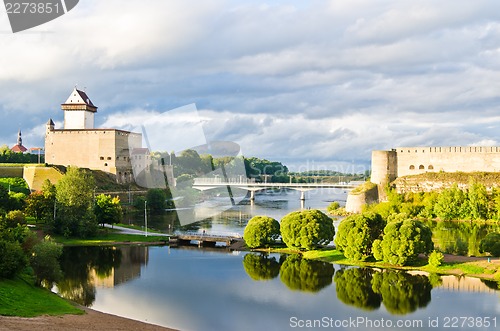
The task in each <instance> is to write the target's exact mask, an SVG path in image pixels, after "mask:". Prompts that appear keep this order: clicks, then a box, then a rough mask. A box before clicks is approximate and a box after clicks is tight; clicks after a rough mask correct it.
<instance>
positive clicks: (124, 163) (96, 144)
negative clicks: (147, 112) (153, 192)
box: [45, 129, 142, 182]
mask: <svg viewBox="0 0 500 331" xmlns="http://www.w3.org/2000/svg"><path fill="white" fill-rule="evenodd" d="M141 143H142V136H141V134H137V133H133V132H128V131H122V130H114V129H91V130H53V129H51V130H47V133H46V136H45V162H47V163H48V164H56V165H63V166H71V165H73V166H78V167H80V168H89V169H95V170H102V171H104V172H107V173H111V174H113V175H116V176H117V180H118V181H119V182H130V181H132V179H133V178H132V165H131V163H130V151H131V150H132V149H133V148H137V147H141Z"/></svg>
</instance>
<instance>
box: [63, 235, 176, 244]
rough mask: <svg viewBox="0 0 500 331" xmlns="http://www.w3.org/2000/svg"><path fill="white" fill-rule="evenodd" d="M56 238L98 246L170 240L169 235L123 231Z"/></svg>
mask: <svg viewBox="0 0 500 331" xmlns="http://www.w3.org/2000/svg"><path fill="white" fill-rule="evenodd" d="M53 238H54V240H55V241H56V242H58V243H60V244H63V245H71V246H85V245H87V246H96V245H113V244H119V243H158V242H168V237H163V236H155V235H148V236H147V237H146V236H143V235H136V234H121V233H108V234H99V235H97V236H96V237H94V238H88V239H80V238H65V237H64V236H54V237H53Z"/></svg>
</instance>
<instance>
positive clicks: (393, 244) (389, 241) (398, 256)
mask: <svg viewBox="0 0 500 331" xmlns="http://www.w3.org/2000/svg"><path fill="white" fill-rule="evenodd" d="M433 249H434V244H433V242H432V232H431V230H430V228H429V227H428V226H427V225H425V224H423V223H422V222H420V221H414V220H404V221H394V222H389V223H387V225H386V226H385V228H384V236H383V239H382V240H380V239H377V240H375V241H374V243H373V256H374V257H375V258H376V259H377V260H383V261H385V262H388V263H391V264H395V265H406V264H408V263H410V262H413V261H415V260H416V258H417V256H418V254H428V253H430V252H431V251H432V250H433Z"/></svg>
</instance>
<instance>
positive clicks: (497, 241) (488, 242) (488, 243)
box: [479, 232, 500, 256]
mask: <svg viewBox="0 0 500 331" xmlns="http://www.w3.org/2000/svg"><path fill="white" fill-rule="evenodd" d="M479 252H481V253H490V254H491V255H492V256H500V233H496V232H492V233H489V234H488V235H487V236H486V237H484V239H483V240H481V242H480V243H479Z"/></svg>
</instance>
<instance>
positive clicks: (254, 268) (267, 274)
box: [243, 253, 280, 280]
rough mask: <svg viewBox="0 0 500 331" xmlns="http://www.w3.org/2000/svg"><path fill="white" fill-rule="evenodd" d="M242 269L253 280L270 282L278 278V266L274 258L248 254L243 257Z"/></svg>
mask: <svg viewBox="0 0 500 331" xmlns="http://www.w3.org/2000/svg"><path fill="white" fill-rule="evenodd" d="M243 268H244V269H245V271H246V273H247V275H248V276H249V277H250V278H252V279H253V280H270V279H273V278H276V277H278V275H279V273H280V264H279V262H278V261H276V258H275V257H269V256H266V255H263V254H253V253H248V254H247V255H245V257H243Z"/></svg>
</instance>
